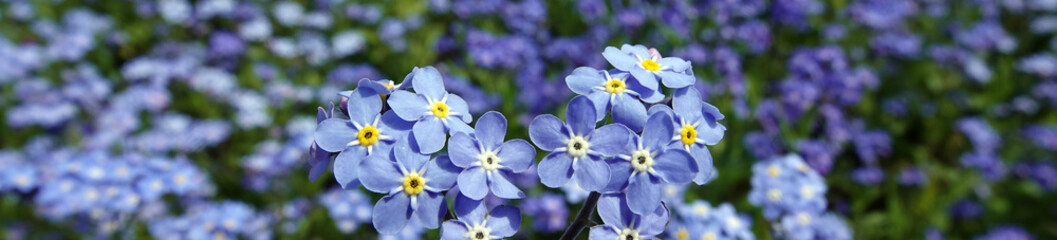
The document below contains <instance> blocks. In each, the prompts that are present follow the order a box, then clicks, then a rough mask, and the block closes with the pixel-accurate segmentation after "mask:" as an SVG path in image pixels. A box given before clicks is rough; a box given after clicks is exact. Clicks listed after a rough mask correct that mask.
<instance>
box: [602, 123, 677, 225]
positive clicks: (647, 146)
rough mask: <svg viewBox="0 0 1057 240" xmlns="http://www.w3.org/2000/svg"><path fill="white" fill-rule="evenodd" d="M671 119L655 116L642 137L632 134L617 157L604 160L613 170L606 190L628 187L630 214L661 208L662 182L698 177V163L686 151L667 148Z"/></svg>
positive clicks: (672, 127) (645, 212) (672, 128)
mask: <svg viewBox="0 0 1057 240" xmlns="http://www.w3.org/2000/svg"><path fill="white" fill-rule="evenodd" d="M671 123H672V117H671V116H668V114H664V113H655V114H653V115H651V116H650V119H649V120H647V122H646V128H645V129H644V130H643V131H642V137H638V136H635V135H632V141H631V142H629V143H628V145H627V146H626V147H625V148H624V150H623V151H622V152H621V153H620V155H617V157H616V158H613V159H610V160H607V162H609V166H610V168H612V169H613V176H612V178H611V182H610V186H615V187H611V188H607V190H616V191H620V190H623V189H624V188H625V187H626V188H627V197H628V199H627V201H628V203H629V207H630V208H631V211H632V212H634V213H637V214H647V213H649V212H650V211H653V210H654V209H657V206H660V205H661V196H662V194H661V189H662V187H663V186H664V184H665V183H675V184H685V183H689V182H690V181H691V180H693V179H694V175H696V174H697V171H698V169H697V164H696V163H694V158H693V157H691V156H690V153H689V152H687V151H686V150H683V149H679V148H667V147H665V146H666V145H667V144H668V140H669V139H670V138H671V136H672V134H674V133H673V132H674V131H675V129H674V126H672V124H671Z"/></svg>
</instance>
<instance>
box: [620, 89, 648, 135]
mask: <svg viewBox="0 0 1057 240" xmlns="http://www.w3.org/2000/svg"><path fill="white" fill-rule="evenodd" d="M613 121H614V122H617V123H621V124H624V125H625V126H627V127H628V128H629V129H631V131H634V132H639V131H642V127H643V126H644V125H645V124H646V106H643V105H642V102H639V100H638V99H635V98H633V97H631V96H629V95H627V94H620V95H617V97H616V101H614V102H613Z"/></svg>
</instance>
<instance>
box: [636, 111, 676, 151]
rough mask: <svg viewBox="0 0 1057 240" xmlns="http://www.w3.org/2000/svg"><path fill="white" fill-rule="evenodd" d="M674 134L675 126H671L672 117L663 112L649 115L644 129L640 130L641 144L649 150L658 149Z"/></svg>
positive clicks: (670, 139) (669, 140)
mask: <svg viewBox="0 0 1057 240" xmlns="http://www.w3.org/2000/svg"><path fill="white" fill-rule="evenodd" d="M672 136H675V126H672V117H671V116H668V114H664V113H655V114H653V115H650V120H648V121H647V122H646V130H644V131H642V140H641V141H642V145H643V147H646V148H648V149H650V150H660V149H661V148H662V147H664V146H665V145H667V143H668V142H671V141H672Z"/></svg>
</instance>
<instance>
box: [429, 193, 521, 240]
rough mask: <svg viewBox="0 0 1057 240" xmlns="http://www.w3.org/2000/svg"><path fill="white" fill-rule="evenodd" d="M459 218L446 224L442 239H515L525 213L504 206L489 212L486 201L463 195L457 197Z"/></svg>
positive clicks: (456, 208) (456, 206)
mask: <svg viewBox="0 0 1057 240" xmlns="http://www.w3.org/2000/svg"><path fill="white" fill-rule="evenodd" d="M455 215H456V216H458V219H457V220H450V221H446V222H444V226H443V227H441V229H440V231H441V236H440V239H444V240H457V239H466V240H484V239H502V238H508V237H512V236H514V233H517V229H518V228H520V227H521V210H518V209H517V208H515V207H511V206H506V205H500V206H496V207H495V208H492V210H491V211H489V210H488V207H487V205H486V204H485V203H484V201H481V200H473V199H469V198H467V197H466V196H461V195H460V196H458V197H456V198H455Z"/></svg>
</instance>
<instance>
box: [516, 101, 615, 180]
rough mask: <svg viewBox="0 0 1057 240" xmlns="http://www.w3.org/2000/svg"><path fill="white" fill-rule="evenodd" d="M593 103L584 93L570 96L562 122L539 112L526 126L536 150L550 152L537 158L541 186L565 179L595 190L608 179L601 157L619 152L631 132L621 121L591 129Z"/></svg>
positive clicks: (594, 112) (593, 117) (594, 122)
mask: <svg viewBox="0 0 1057 240" xmlns="http://www.w3.org/2000/svg"><path fill="white" fill-rule="evenodd" d="M595 114H597V112H596V111H595V108H594V103H592V102H591V100H590V99H588V98H587V97H584V96H577V97H574V98H573V99H572V100H571V101H570V102H569V107H568V108H567V109H566V112H565V118H566V122H567V123H568V124H563V123H562V122H561V120H558V117H555V116H554V115H550V114H547V115H541V116H538V117H536V118H535V119H533V120H532V123H531V124H530V125H529V137H530V138H531V139H532V142H533V143H535V144H536V146H538V147H539V148H540V149H543V150H545V151H552V152H551V153H550V154H548V155H547V156H546V157H545V158H543V160H542V161H540V163H539V166H538V169H537V171H538V172H539V176H540V181H542V182H543V185H547V186H548V187H552V188H557V187H561V186H562V185H565V184H566V183H567V182H568V181H569V179H571V178H575V179H576V183H577V184H579V186H580V187H581V188H583V189H584V190H587V191H599V190H602V188H603V187H605V186H606V184H607V183H608V182H609V179H610V168H609V164H607V163H606V162H605V161H603V159H602V158H603V157H612V156H615V155H617V154H619V153H620V152H621V151H623V150H622V149H623V148H624V147H625V145H627V143H628V140H629V139H630V136H631V134H632V132H631V130H630V129H628V128H627V127H625V126H624V125H623V124H609V125H605V126H602V127H601V128H598V129H595V125H596V123H597V121H596V120H597V119H598V118H597V117H596V115H595Z"/></svg>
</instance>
